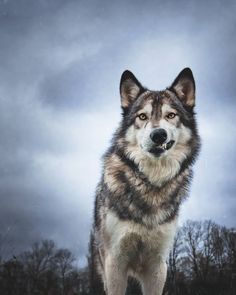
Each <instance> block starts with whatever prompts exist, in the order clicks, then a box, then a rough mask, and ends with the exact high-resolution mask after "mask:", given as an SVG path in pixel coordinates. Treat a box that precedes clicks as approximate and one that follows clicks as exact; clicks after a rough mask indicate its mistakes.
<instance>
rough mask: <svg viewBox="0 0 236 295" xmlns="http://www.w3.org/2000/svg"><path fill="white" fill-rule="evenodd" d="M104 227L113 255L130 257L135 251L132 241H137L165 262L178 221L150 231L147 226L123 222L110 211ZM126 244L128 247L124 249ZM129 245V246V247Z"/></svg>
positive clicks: (175, 220)
mask: <svg viewBox="0 0 236 295" xmlns="http://www.w3.org/2000/svg"><path fill="white" fill-rule="evenodd" d="M104 225H105V232H106V235H107V236H108V240H109V251H111V252H112V253H113V255H115V256H126V255H129V253H130V252H132V250H133V249H132V243H133V244H134V240H132V239H135V240H136V241H139V242H141V243H142V245H143V247H144V248H145V249H146V251H149V252H152V253H155V255H158V256H159V257H160V258H161V259H162V260H165V259H166V258H167V256H168V253H169V250H170V248H171V246H172V243H173V239H174V235H175V232H176V227H177V219H174V220H173V221H171V222H169V223H166V224H163V225H159V226H157V227H156V228H154V229H151V230H149V229H147V228H146V227H145V226H142V225H140V224H137V223H134V222H132V221H126V220H125V221H124V220H121V219H119V218H118V217H117V216H116V215H115V213H113V212H111V211H109V212H108V213H107V216H106V221H105V224H104ZM124 243H125V244H126V247H124ZM127 243H128V244H129V246H128V247H127ZM134 247H135V246H134ZM125 252H127V253H125ZM128 252H129V253H128Z"/></svg>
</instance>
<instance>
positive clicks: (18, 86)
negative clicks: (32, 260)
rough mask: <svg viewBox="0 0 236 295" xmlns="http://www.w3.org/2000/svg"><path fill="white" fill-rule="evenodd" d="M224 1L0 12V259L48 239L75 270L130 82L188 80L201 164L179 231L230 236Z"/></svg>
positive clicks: (231, 58) (230, 41) (230, 54)
mask: <svg viewBox="0 0 236 295" xmlns="http://www.w3.org/2000/svg"><path fill="white" fill-rule="evenodd" d="M235 13H236V5H235V1H227V2H225V3H223V2H222V1H219V0H218V1H184V0H182V1H178V2H176V1H119V2H118V1H116V2H115V1H114V2H111V1H75V0H71V1H60V0H57V1H56V0H48V1H46V0H40V1H29V0H21V1H11V0H9V1H7V0H4V1H3V0H0V60H1V66H0V112H1V113H0V134H1V137H0V155H1V161H0V198H1V207H0V232H1V235H2V237H1V240H0V241H1V244H0V247H1V252H2V253H1V254H2V255H5V256H9V255H12V254H13V253H15V254H17V253H18V252H19V251H21V250H23V249H26V248H27V247H28V246H29V244H30V243H32V242H33V241H35V240H39V239H43V238H44V239H45V238H48V239H54V240H55V241H56V242H57V243H58V244H59V245H60V246H64V247H69V248H71V249H73V251H74V252H75V253H76V255H78V257H79V260H80V261H81V263H82V261H83V263H84V259H85V254H86V250H87V242H88V237H89V230H90V226H91V220H92V218H91V217H92V211H93V198H94V191H95V188H96V183H97V182H98V181H99V177H100V170H101V162H100V157H101V155H102V154H103V152H104V151H105V149H106V148H107V147H108V144H109V140H110V138H111V136H112V133H113V131H114V129H115V128H116V126H117V125H118V122H119V118H120V101H119V92H118V86H119V79H120V75H121V73H122V72H123V71H124V70H125V69H130V70H132V71H133V72H134V73H135V75H136V76H137V77H138V78H139V80H140V81H142V83H143V84H144V85H146V86H148V87H149V88H151V89H163V88H165V87H166V86H168V85H170V83H171V82H172V81H173V80H174V78H175V76H176V75H177V74H178V72H179V71H180V70H181V69H182V68H184V67H186V66H189V67H191V68H192V70H193V73H194V76H195V79H196V85H197V113H198V118H199V120H198V121H199V130H200V134H201V137H202V152H201V155H200V158H199V161H198V163H197V165H196V169H195V178H194V182H193V186H192V190H191V197H190V198H189V199H188V201H187V202H186V203H185V204H184V206H183V210H182V212H181V222H182V221H184V220H186V219H188V218H191V219H209V218H211V219H213V220H215V221H217V222H219V223H221V224H225V225H227V226H235V225H236V224H235V218H234V212H235V209H236V201H235V191H236V190H235V189H236V188H235V183H236V179H235V173H234V170H233V169H234V165H235V152H234V150H235V144H236V140H235V132H236V127H235V124H234V122H233V120H234V116H235V101H236V100H235V91H236V84H235V71H236V63H235V60H236V56H235V55H236V42H235V36H236V32H235V31H236V30H235V28H236V18H235Z"/></svg>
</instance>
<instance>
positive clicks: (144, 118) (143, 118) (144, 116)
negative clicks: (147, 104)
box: [138, 113, 147, 121]
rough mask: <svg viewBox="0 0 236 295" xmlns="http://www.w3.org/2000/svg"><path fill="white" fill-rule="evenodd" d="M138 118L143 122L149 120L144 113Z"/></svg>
mask: <svg viewBox="0 0 236 295" xmlns="http://www.w3.org/2000/svg"><path fill="white" fill-rule="evenodd" d="M138 117H139V119H140V120H142V121H144V120H147V116H146V115H145V114H144V113H141V114H140V115H138Z"/></svg>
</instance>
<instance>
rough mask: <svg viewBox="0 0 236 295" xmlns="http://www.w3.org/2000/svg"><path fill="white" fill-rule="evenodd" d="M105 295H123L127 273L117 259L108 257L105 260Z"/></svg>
mask: <svg viewBox="0 0 236 295" xmlns="http://www.w3.org/2000/svg"><path fill="white" fill-rule="evenodd" d="M105 277H106V292H107V295H125V291H126V286H127V272H126V270H125V267H124V266H122V265H121V263H120V261H118V259H116V258H114V257H112V256H111V255H108V256H107V257H106V259H105Z"/></svg>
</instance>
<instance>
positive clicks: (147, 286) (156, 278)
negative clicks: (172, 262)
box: [142, 262, 167, 295]
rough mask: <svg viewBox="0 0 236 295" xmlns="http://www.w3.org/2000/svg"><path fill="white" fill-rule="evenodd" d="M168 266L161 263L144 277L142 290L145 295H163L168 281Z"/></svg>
mask: <svg viewBox="0 0 236 295" xmlns="http://www.w3.org/2000/svg"><path fill="white" fill-rule="evenodd" d="M166 274H167V265H166V263H165V262H161V263H160V264H158V266H156V267H152V268H150V269H149V270H148V272H146V273H145V275H144V276H143V277H142V290H143V294H144V295H162V292H163V288H164V285H165V281H166Z"/></svg>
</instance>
